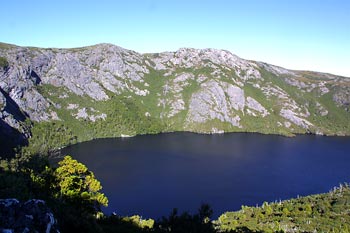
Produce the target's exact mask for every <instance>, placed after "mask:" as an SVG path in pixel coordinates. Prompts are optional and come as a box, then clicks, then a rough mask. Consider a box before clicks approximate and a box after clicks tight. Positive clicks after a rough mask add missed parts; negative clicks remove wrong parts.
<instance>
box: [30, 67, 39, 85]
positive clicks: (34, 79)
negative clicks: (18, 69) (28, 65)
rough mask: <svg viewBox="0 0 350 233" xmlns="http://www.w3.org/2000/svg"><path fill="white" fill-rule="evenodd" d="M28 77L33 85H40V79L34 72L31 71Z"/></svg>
mask: <svg viewBox="0 0 350 233" xmlns="http://www.w3.org/2000/svg"><path fill="white" fill-rule="evenodd" d="M30 77H31V78H33V81H34V84H35V85H38V84H40V83H41V78H40V77H39V75H38V74H37V73H36V72H35V71H34V70H32V72H31V73H30Z"/></svg>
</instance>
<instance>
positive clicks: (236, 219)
mask: <svg viewBox="0 0 350 233" xmlns="http://www.w3.org/2000/svg"><path fill="white" fill-rule="evenodd" d="M349 210H350V188H349V186H347V185H340V187H338V188H335V189H334V190H332V191H331V192H329V193H326V194H318V195H311V196H307V197H301V198H297V199H291V200H287V201H283V202H275V203H267V202H265V203H264V204H263V205H262V206H261V207H248V206H242V209H241V210H240V211H237V212H226V213H224V214H222V215H221V216H220V217H219V219H218V220H217V221H215V225H216V226H217V228H218V229H219V230H220V231H230V230H237V229H239V228H242V227H245V228H246V229H249V230H251V231H252V232H349V231H350V215H349Z"/></svg>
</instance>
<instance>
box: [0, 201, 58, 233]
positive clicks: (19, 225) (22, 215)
mask: <svg viewBox="0 0 350 233" xmlns="http://www.w3.org/2000/svg"><path fill="white" fill-rule="evenodd" d="M0 231H1V232H7V233H10V232H13V233H15V232H45V233H51V232H59V231H58V228H57V223H56V219H55V217H54V215H53V214H52V212H51V211H50V210H49V208H48V207H47V206H46V204H45V202H44V201H42V200H35V199H32V200H29V201H26V202H20V201H18V200H17V199H0Z"/></svg>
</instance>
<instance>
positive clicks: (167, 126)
mask: <svg viewBox="0 0 350 233" xmlns="http://www.w3.org/2000/svg"><path fill="white" fill-rule="evenodd" d="M0 57H1V62H0V119H1V121H0V123H1V134H2V135H5V134H8V135H13V133H11V132H10V131H16V132H17V133H18V134H19V135H20V137H19V136H18V137H19V138H21V139H20V140H19V141H21V142H22V143H24V144H25V142H23V141H25V139H27V138H30V139H29V143H30V144H32V146H34V145H36V146H38V147H37V148H36V150H39V151H42V150H47V149H52V148H55V147H56V148H57V147H60V146H63V145H66V144H69V143H75V142H77V141H84V140H89V139H92V138H96V137H115V136H123V135H135V134H141V133H156V132H167V131H193V132H201V133H220V132H237V131H240V132H261V133H273V134H284V135H292V134H295V133H316V134H327V135H349V134H350V124H349V123H348V122H349V120H350V113H349V104H350V78H346V77H339V76H335V75H330V74H323V73H317V72H307V71H291V70H287V69H283V68H281V67H277V66H273V65H269V64H266V63H262V62H255V61H248V60H244V59H241V58H239V57H237V56H235V55H233V54H232V53H230V52H228V51H225V50H215V49H201V50H198V49H189V48H183V49H179V50H178V51H176V52H164V53H157V54H140V53H137V52H134V51H131V50H126V49H123V48H121V47H118V46H115V45H111V44H98V45H95V46H89V47H83V48H74V49H43V48H33V47H19V46H15V45H9V44H0ZM39 147H40V148H39Z"/></svg>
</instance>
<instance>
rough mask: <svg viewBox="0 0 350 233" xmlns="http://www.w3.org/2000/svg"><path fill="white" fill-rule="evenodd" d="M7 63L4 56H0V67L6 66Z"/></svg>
mask: <svg viewBox="0 0 350 233" xmlns="http://www.w3.org/2000/svg"><path fill="white" fill-rule="evenodd" d="M8 65H9V63H8V61H7V59H6V58H5V57H0V68H6V67H8Z"/></svg>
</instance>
